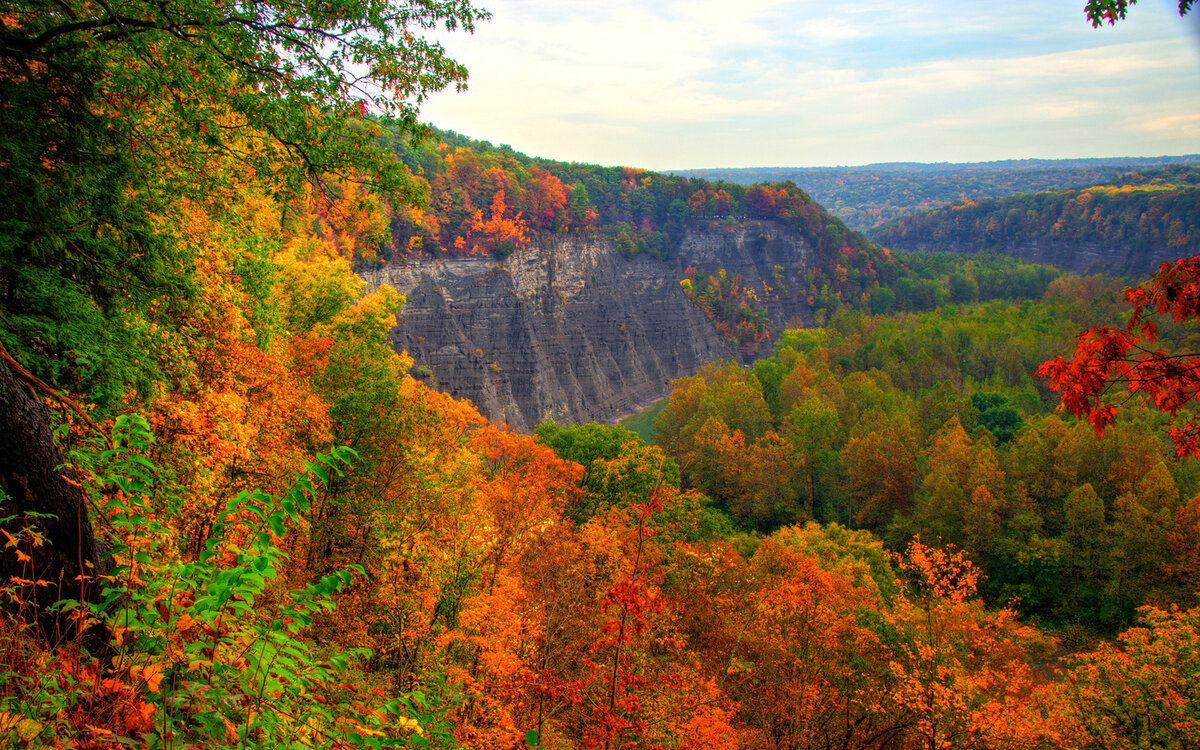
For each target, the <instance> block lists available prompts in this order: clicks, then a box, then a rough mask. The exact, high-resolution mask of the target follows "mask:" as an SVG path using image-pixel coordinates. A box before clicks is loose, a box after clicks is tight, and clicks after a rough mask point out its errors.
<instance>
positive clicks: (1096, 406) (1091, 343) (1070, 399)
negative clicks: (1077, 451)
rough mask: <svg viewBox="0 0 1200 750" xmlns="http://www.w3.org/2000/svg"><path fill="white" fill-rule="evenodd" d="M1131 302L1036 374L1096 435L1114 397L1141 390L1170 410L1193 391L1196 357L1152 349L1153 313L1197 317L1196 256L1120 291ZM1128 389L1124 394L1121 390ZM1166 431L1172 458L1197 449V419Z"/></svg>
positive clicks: (1199, 375) (1109, 416) (1199, 277)
mask: <svg viewBox="0 0 1200 750" xmlns="http://www.w3.org/2000/svg"><path fill="white" fill-rule="evenodd" d="M1125 298H1126V299H1127V300H1128V301H1129V302H1130V304H1131V305H1132V306H1133V312H1132V314H1131V315H1130V317H1129V323H1128V325H1126V326H1125V327H1123V328H1113V327H1110V326H1100V327H1097V328H1090V329H1088V330H1086V331H1084V332H1083V333H1081V334H1080V335H1079V343H1078V345H1077V346H1076V347H1075V356H1074V357H1073V358H1072V359H1070V360H1064V359H1063V358H1062V357H1056V358H1054V359H1053V360H1050V361H1047V362H1044V363H1042V365H1041V366H1040V367H1039V368H1038V369H1037V372H1036V374H1037V376H1038V377H1041V378H1045V379H1047V380H1049V383H1050V387H1051V388H1052V389H1054V390H1056V391H1060V392H1061V393H1062V405H1063V407H1064V408H1066V409H1067V410H1068V411H1070V412H1071V413H1072V414H1074V415H1076V416H1085V415H1086V416H1087V420H1088V422H1090V423H1091V425H1092V427H1093V428H1094V429H1095V430H1096V434H1097V435H1103V434H1104V429H1105V427H1107V426H1108V425H1109V424H1111V423H1112V421H1113V419H1114V417H1115V416H1116V410H1117V407H1118V405H1119V404H1118V402H1121V403H1123V402H1124V401H1127V400H1128V399H1129V398H1130V397H1132V396H1140V397H1141V398H1142V399H1143V400H1144V401H1145V402H1147V403H1150V404H1153V406H1154V407H1155V408H1157V409H1158V410H1160V411H1163V412H1166V413H1167V414H1170V415H1172V416H1175V415H1177V414H1178V412H1179V410H1180V409H1181V408H1183V407H1184V406H1185V405H1186V404H1187V403H1188V402H1190V401H1191V400H1192V399H1194V398H1195V397H1196V396H1197V394H1200V356H1197V355H1195V354H1192V353H1188V352H1183V353H1171V352H1168V351H1165V350H1163V349H1158V348H1155V347H1154V343H1155V341H1156V340H1157V339H1158V325H1157V324H1156V323H1155V322H1154V320H1152V319H1151V316H1153V315H1170V316H1171V317H1172V318H1173V319H1174V320H1175V322H1177V323H1185V322H1188V321H1194V320H1196V319H1198V318H1200V256H1194V257H1192V258H1188V259H1186V260H1185V259H1180V260H1177V261H1176V262H1175V263H1163V264H1162V266H1161V267H1160V268H1159V270H1158V272H1157V273H1155V274H1154V276H1153V277H1152V278H1151V279H1150V281H1149V282H1147V283H1146V284H1143V285H1142V286H1137V287H1132V288H1130V289H1126V290H1125ZM1122 387H1123V388H1124V389H1126V390H1127V391H1128V393H1127V394H1126V395H1124V396H1123V397H1119V396H1118V395H1117V394H1118V393H1119V392H1120V389H1121V388H1122ZM1168 434H1169V435H1170V436H1171V439H1172V440H1173V441H1174V442H1175V450H1176V453H1177V454H1178V455H1179V456H1197V455H1200V423H1197V422H1196V421H1195V420H1193V419H1191V418H1190V417H1189V418H1183V419H1181V420H1179V421H1177V422H1176V423H1175V424H1173V425H1172V426H1171V427H1170V429H1169V430H1168Z"/></svg>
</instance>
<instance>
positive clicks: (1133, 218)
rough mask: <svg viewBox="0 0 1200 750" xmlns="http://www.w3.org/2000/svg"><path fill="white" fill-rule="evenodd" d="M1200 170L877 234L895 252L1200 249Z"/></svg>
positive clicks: (985, 204) (905, 221) (892, 225)
mask: <svg viewBox="0 0 1200 750" xmlns="http://www.w3.org/2000/svg"><path fill="white" fill-rule="evenodd" d="M1198 183H1200V169H1198V168H1196V167H1176V168H1166V169H1161V170H1153V171H1146V172H1133V173H1127V174H1124V175H1121V176H1120V177H1118V178H1115V179H1114V180H1112V181H1111V182H1110V183H1109V184H1106V185H1097V186H1094V187H1088V188H1081V189H1074V190H1058V191H1053V192H1040V193H1033V194H1022V195H1014V196H1010V197H1006V198H999V199H988V200H979V201H970V200H968V201H959V202H957V203H955V204H954V205H952V206H948V207H946V208H940V209H936V210H933V211H929V212H927V213H919V214H914V215H910V216H904V217H901V218H899V219H895V220H893V221H891V222H889V223H887V224H884V225H883V226H880V227H878V228H876V229H874V230H872V232H871V236H872V238H873V239H874V240H875V241H877V242H880V243H882V244H885V245H889V246H892V247H921V248H923V249H928V250H943V249H955V250H959V249H962V248H970V249H972V250H988V251H1000V250H1002V249H1005V248H1011V247H1014V246H1018V245H1021V244H1025V243H1031V242H1035V241H1038V240H1048V241H1057V242H1064V243H1071V244H1076V245H1079V244H1087V243H1091V244H1096V245H1104V246H1115V247H1120V248H1122V250H1123V251H1125V252H1127V253H1129V254H1130V255H1131V256H1136V255H1139V254H1145V253H1148V252H1152V251H1162V250H1168V251H1171V252H1174V253H1176V254H1177V255H1180V256H1182V255H1189V254H1191V253H1193V252H1195V250H1196V248H1197V247H1200V230H1197V228H1196V227H1197V226H1200V224H1198V222H1200V185H1198Z"/></svg>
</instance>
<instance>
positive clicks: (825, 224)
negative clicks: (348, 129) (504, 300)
mask: <svg viewBox="0 0 1200 750" xmlns="http://www.w3.org/2000/svg"><path fill="white" fill-rule="evenodd" d="M432 132H433V137H432V138H430V139H427V140H424V141H420V142H418V143H416V144H413V143H412V142H411V141H407V140H404V141H397V142H396V143H395V144H394V148H395V150H396V152H397V153H398V155H399V156H400V158H401V160H402V161H403V162H404V163H405V164H406V165H408V167H409V168H410V169H411V170H412V171H413V172H414V173H415V174H416V180H417V182H418V183H419V184H420V186H421V189H422V191H423V192H424V193H425V194H427V196H428V204H427V206H426V207H424V208H419V209H416V208H408V209H397V210H396V212H395V213H394V215H393V216H392V218H391V222H390V225H391V226H390V230H391V231H390V242H388V243H384V244H383V245H382V246H380V248H379V251H378V252H379V256H380V257H381V258H382V259H383V260H387V259H389V258H390V257H392V255H393V254H395V253H399V254H401V255H403V254H405V253H408V252H417V253H424V254H427V255H434V256H440V255H493V256H495V257H497V258H504V257H507V256H508V255H509V254H510V253H512V252H513V251H515V250H518V249H520V248H522V247H524V246H526V245H527V244H528V242H529V241H530V240H531V239H532V237H533V236H534V235H535V234H550V235H553V234H561V233H601V234H604V235H605V236H607V237H610V238H613V239H614V240H615V242H616V244H617V247H618V249H619V250H620V252H621V253H622V254H623V255H625V256H626V257H627V258H633V257H634V256H636V255H638V254H640V253H647V254H649V255H652V256H654V257H657V258H660V259H665V258H667V257H668V256H669V255H670V254H671V252H672V248H674V247H676V246H677V245H678V243H679V241H680V238H681V237H682V235H683V233H684V231H685V229H686V228H687V227H689V226H690V227H698V226H708V225H713V224H717V223H721V222H724V223H726V224H733V223H736V222H738V221H740V220H747V219H752V220H769V221H774V222H778V223H779V224H781V225H783V226H785V227H788V228H790V229H796V230H798V231H800V232H802V233H803V234H804V235H805V236H806V237H807V238H808V239H809V241H810V242H811V243H812V244H813V246H814V247H815V248H816V250H817V251H818V253H819V254H820V255H822V256H832V255H833V254H834V253H836V252H839V251H842V250H843V249H845V248H849V249H850V250H851V251H852V252H861V251H862V250H864V249H865V248H866V247H868V246H869V243H867V242H866V241H865V240H864V239H863V238H862V236H861V235H859V234H857V233H855V232H851V231H850V230H848V229H846V227H845V226H844V225H843V224H842V223H841V222H840V221H838V220H837V219H835V218H833V217H832V216H830V215H829V214H828V213H826V212H825V210H824V209H823V208H821V206H819V205H818V204H816V203H815V202H814V201H812V199H810V198H809V197H808V196H807V195H806V194H805V193H804V192H803V191H801V190H799V189H797V188H796V187H795V186H794V185H791V184H789V183H775V184H762V185H753V186H749V187H747V186H744V185H739V184H735V183H727V182H708V181H706V180H700V179H687V178H683V177H677V176H673V175H667V174H659V173H654V172H647V171H646V170H642V169H634V168H632V167H600V166H596V165H589V164H578V163H570V164H568V163H563V162H554V161H548V160H544V159H533V158H530V157H528V156H525V155H523V154H520V153H517V152H516V151H513V150H512V149H511V148H508V147H506V146H501V147H494V146H492V145H491V144H490V143H487V142H483V141H476V140H472V139H469V138H465V137H463V136H460V135H457V134H455V133H453V132H448V131H438V130H433V131H432Z"/></svg>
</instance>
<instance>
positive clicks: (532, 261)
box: [362, 222, 814, 430]
mask: <svg viewBox="0 0 1200 750" xmlns="http://www.w3.org/2000/svg"><path fill="white" fill-rule="evenodd" d="M812 254H813V252H812V245H811V243H809V242H808V240H807V238H805V237H804V236H803V235H802V234H800V233H796V232H792V231H789V230H784V229H781V228H780V227H779V226H777V225H775V224H773V223H770V222H743V223H739V224H737V225H717V226H714V227H712V228H709V229H704V230H690V231H689V232H688V233H687V234H686V235H684V236H683V238H682V239H681V241H680V243H679V245H678V247H675V248H672V253H671V257H670V258H669V259H668V260H665V261H664V260H658V259H655V258H652V257H649V256H647V255H644V254H643V255H640V256H638V257H636V258H634V259H633V260H627V259H625V258H624V257H623V256H621V255H620V254H619V253H617V251H616V250H615V248H614V246H613V243H612V241H611V240H609V239H607V238H603V237H585V236H579V235H557V236H552V237H541V238H535V239H534V240H533V241H532V242H531V244H530V246H529V247H526V248H524V249H522V250H519V251H518V252H516V253H514V254H513V255H512V256H510V257H509V258H507V259H506V260H504V261H503V262H500V261H495V260H492V259H490V258H488V259H484V258H453V259H445V260H435V259H432V258H428V257H420V258H416V259H411V258H410V259H408V260H398V261H393V262H392V263H390V264H388V265H386V266H384V267H382V268H380V269H377V270H371V271H363V272H362V276H363V278H364V279H365V280H366V282H367V284H368V286H369V288H375V287H377V286H378V285H380V284H384V283H386V284H390V285H391V286H392V287H394V288H395V289H396V290H397V291H398V292H400V293H401V294H404V295H405V297H406V298H407V302H406V304H405V305H404V308H403V310H402V311H401V313H400V315H399V325H398V326H397V327H396V328H395V329H394V330H393V331H392V333H391V339H392V343H393V345H394V346H395V347H396V349H397V350H405V351H407V352H408V353H409V354H410V355H412V357H413V359H414V360H415V366H414V374H416V375H417V376H418V377H423V378H424V379H426V380H427V381H428V382H429V383H430V384H431V385H433V386H434V387H436V388H438V389H440V390H443V391H446V392H448V393H450V394H452V395H454V396H457V397H460V398H467V399H470V400H471V401H472V402H473V403H474V404H475V405H476V406H477V407H478V408H479V409H480V411H482V412H483V413H484V414H486V415H487V416H488V417H489V418H490V419H492V420H494V421H503V422H507V423H508V424H510V425H511V426H513V427H515V428H517V429H520V430H531V429H532V428H533V427H535V426H536V425H537V424H539V423H540V422H542V421H543V420H545V419H550V418H552V419H555V420H557V421H559V422H590V421H601V422H603V421H611V420H613V419H616V418H619V417H621V416H623V415H625V414H629V413H632V412H633V411H636V410H637V409H638V408H640V407H642V406H645V405H648V404H650V403H652V402H654V401H655V400H657V399H660V398H662V397H663V396H666V395H668V394H669V393H670V388H671V380H672V379H674V378H680V377H685V376H688V375H691V374H693V373H694V372H695V371H696V370H697V369H699V368H700V367H701V366H703V365H704V364H706V363H708V362H712V361H715V360H719V359H735V358H741V359H742V360H744V361H749V360H751V359H753V357H754V356H755V355H756V354H758V353H759V352H758V351H757V350H755V349H750V348H739V347H738V346H737V345H736V344H734V343H733V342H731V341H728V340H726V339H725V338H723V337H721V336H720V335H719V334H718V333H717V331H716V329H715V327H714V326H713V324H712V323H711V322H710V321H709V320H708V318H706V317H705V315H704V314H703V313H702V312H701V311H700V309H699V308H697V307H696V306H695V305H693V304H692V303H691V301H690V300H689V299H688V298H687V296H686V295H685V294H684V292H683V290H682V288H681V287H680V284H679V280H680V279H681V278H683V276H684V274H685V272H686V269H687V268H688V267H695V268H696V269H697V270H698V271H699V272H700V273H712V272H715V271H717V270H718V269H721V268H723V269H725V270H726V272H727V273H728V274H740V275H741V276H742V280H743V285H744V286H745V287H747V288H752V289H754V290H755V292H756V294H757V295H758V297H759V299H760V305H761V306H762V307H763V308H765V309H766V311H767V314H768V316H769V318H770V320H771V330H772V331H778V330H781V329H782V328H783V327H784V326H785V325H786V324H787V323H788V322H790V321H792V320H794V319H799V320H801V321H804V322H811V309H810V308H809V306H808V304H807V302H806V300H805V299H804V296H803V294H801V290H803V289H805V285H804V284H803V283H802V276H803V273H804V271H805V270H806V268H807V267H808V265H809V264H810V263H812V262H813V260H814V259H813V258H812ZM770 346H771V343H770V342H769V341H768V342H765V343H764V344H761V345H759V347H760V348H762V349H763V350H764V351H763V353H766V351H769V349H770Z"/></svg>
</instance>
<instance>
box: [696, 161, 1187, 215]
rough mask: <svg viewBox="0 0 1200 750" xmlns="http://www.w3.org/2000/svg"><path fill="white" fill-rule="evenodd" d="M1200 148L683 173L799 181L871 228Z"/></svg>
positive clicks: (1065, 185)
mask: <svg viewBox="0 0 1200 750" xmlns="http://www.w3.org/2000/svg"><path fill="white" fill-rule="evenodd" d="M1197 163H1200V155H1195V154H1192V155H1188V156H1164V157H1154V158H1128V159H1022V160H1015V161H1000V162H979V163H972V164H904V163H898V164H869V165H866V166H862V167H809V168H803V169H788V168H745V169H696V170H681V171H680V172H679V174H682V175H687V176H692V177H702V178H705V179H709V180H725V181H728V182H736V183H740V184H743V185H750V184H754V183H757V182H781V181H788V182H793V183H795V184H796V185H799V186H800V187H801V188H803V189H804V190H805V191H806V192H808V194H809V195H811V196H812V197H813V199H814V200H816V201H817V202H818V203H820V204H821V205H822V206H825V207H826V208H827V209H829V211H830V213H832V214H833V215H834V216H836V217H838V218H839V219H841V220H842V221H844V222H846V225H847V226H849V227H850V228H851V229H856V230H858V231H860V232H865V231H867V230H868V229H873V228H875V227H877V226H879V225H881V224H885V223H887V222H889V221H891V220H893V219H898V218H900V217H901V216H903V215H905V214H912V213H921V212H925V211H930V210H933V209H935V208H941V207H942V206H947V205H950V204H952V203H955V202H958V201H981V200H985V199H988V198H1004V197H1007V196H1009V195H1014V194H1016V193H1040V192H1048V191H1058V190H1069V189H1072V188H1082V187H1086V186H1088V185H1099V184H1104V183H1107V182H1109V181H1111V180H1114V179H1116V178H1117V177H1119V176H1120V175H1122V174H1125V173H1126V172H1131V171H1142V170H1147V169H1153V168H1155V167H1165V166H1169V165H1172V164H1197Z"/></svg>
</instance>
